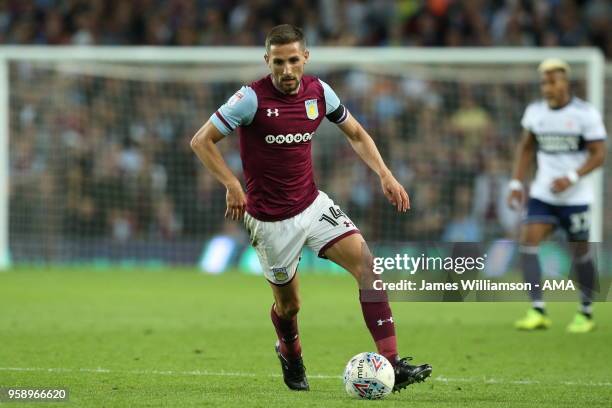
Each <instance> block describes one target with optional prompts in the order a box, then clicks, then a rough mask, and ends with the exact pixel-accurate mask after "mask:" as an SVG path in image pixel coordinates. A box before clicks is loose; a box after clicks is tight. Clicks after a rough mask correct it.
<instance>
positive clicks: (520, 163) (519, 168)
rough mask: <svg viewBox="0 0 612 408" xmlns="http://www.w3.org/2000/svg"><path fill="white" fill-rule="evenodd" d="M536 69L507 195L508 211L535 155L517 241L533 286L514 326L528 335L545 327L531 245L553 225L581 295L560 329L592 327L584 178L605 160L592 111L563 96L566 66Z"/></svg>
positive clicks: (588, 197) (547, 64)
mask: <svg viewBox="0 0 612 408" xmlns="http://www.w3.org/2000/svg"><path fill="white" fill-rule="evenodd" d="M538 71H539V73H540V81H541V86H540V88H541V92H542V96H543V98H544V99H543V100H541V101H537V102H534V103H532V104H530V105H529V106H528V107H527V109H526V111H525V114H524V116H523V119H522V121H521V125H522V126H523V129H524V130H523V137H522V140H521V142H520V144H519V146H518V148H517V152H516V160H515V163H514V171H513V177H512V181H511V182H510V195H509V197H508V202H509V205H510V206H512V207H514V208H518V207H520V206H521V205H522V204H523V201H524V200H523V198H524V192H523V179H524V178H525V174H526V172H527V169H528V168H529V165H530V163H531V161H532V159H533V155H534V153H536V152H537V172H536V175H535V179H534V180H533V181H532V183H531V188H530V191H529V201H528V203H527V216H526V219H525V222H524V225H523V227H522V230H521V238H520V253H521V264H522V265H521V266H522V269H523V274H524V278H525V281H526V282H528V283H531V286H532V289H531V291H530V297H531V300H532V305H533V307H532V308H531V309H529V310H528V312H527V315H526V316H525V317H524V318H522V319H520V320H518V321H517V322H516V323H515V327H516V328H517V329H520V330H535V329H545V328H548V327H549V326H550V325H551V321H550V319H549V318H548V316H547V315H546V309H545V303H544V299H543V297H542V289H541V286H540V285H541V282H540V280H541V274H542V273H541V266H540V263H539V261H538V246H539V244H540V243H541V242H542V241H543V240H544V239H546V237H548V236H549V235H550V234H551V233H552V232H553V231H554V229H555V228H556V227H560V228H562V229H563V230H564V231H565V232H566V234H567V237H568V240H569V241H570V243H571V245H570V246H571V248H572V251H573V257H574V262H573V264H574V265H573V266H574V270H573V271H572V273H573V274H574V276H575V278H576V279H577V281H578V286H579V287H580V290H581V305H580V309H579V312H578V313H577V314H576V315H575V317H574V319H573V320H572V321H571V322H570V324H569V325H568V326H567V330H568V331H569V332H572V333H584V332H589V331H592V330H593V329H594V328H595V323H594V321H593V315H592V301H593V289H594V285H595V280H596V271H595V265H594V262H593V258H592V254H591V252H590V251H589V243H588V241H589V225H590V212H589V206H590V205H591V203H592V202H593V198H594V191H593V186H592V185H591V183H590V182H589V180H585V179H583V177H584V176H585V175H587V174H588V173H590V172H592V171H593V170H595V169H596V168H598V167H600V166H601V165H602V164H603V163H604V159H605V154H606V147H605V139H606V130H605V128H604V125H603V122H602V119H601V115H600V114H599V112H597V110H596V109H595V108H594V107H593V106H591V105H590V104H588V103H587V102H585V101H583V100H581V99H579V98H577V97H575V96H572V94H571V93H570V86H569V75H570V68H569V66H568V64H567V63H565V62H564V61H561V60H558V59H548V60H545V61H543V62H542V63H541V64H540V66H539V68H538Z"/></svg>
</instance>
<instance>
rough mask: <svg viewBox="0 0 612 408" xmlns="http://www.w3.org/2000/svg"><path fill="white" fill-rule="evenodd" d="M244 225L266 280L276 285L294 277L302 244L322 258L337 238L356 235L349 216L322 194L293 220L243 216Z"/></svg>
mask: <svg viewBox="0 0 612 408" xmlns="http://www.w3.org/2000/svg"><path fill="white" fill-rule="evenodd" d="M244 224H245V226H246V228H247V233H248V234H249V237H250V240H251V245H253V247H254V248H255V251H256V252H257V257H258V258H259V262H260V263H261V267H262V269H263V272H264V275H265V277H266V279H267V280H268V281H270V282H271V283H273V284H275V285H279V286H282V285H286V284H287V283H289V282H290V281H291V280H292V279H293V277H294V276H295V272H296V270H297V267H298V263H299V262H300V257H301V256H302V247H304V245H307V246H308V247H309V248H310V249H312V250H313V251H314V252H315V253H316V254H318V255H319V256H320V257H323V254H324V253H325V251H326V250H327V249H328V248H329V247H330V246H332V245H333V244H335V243H336V242H338V241H339V240H340V239H342V238H344V237H346V236H348V235H351V234H355V233H359V230H358V229H357V227H356V226H355V224H353V222H352V221H351V220H350V219H349V217H347V216H346V215H345V214H344V213H343V212H342V210H340V207H338V206H337V205H336V204H334V202H333V201H332V199H331V198H329V197H328V196H327V194H325V193H324V192H322V191H319V195H318V196H317V198H316V199H315V200H314V201H313V203H312V204H310V206H309V207H308V208H306V209H305V210H304V211H302V212H301V213H299V214H298V215H296V216H294V217H291V218H288V219H286V220H282V221H269V222H268V221H260V220H257V219H255V218H253V217H252V216H251V215H249V214H248V213H245V214H244Z"/></svg>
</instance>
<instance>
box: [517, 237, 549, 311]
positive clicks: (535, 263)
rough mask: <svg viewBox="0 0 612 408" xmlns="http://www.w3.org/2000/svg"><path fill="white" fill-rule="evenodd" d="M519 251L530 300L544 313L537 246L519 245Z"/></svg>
mask: <svg viewBox="0 0 612 408" xmlns="http://www.w3.org/2000/svg"><path fill="white" fill-rule="evenodd" d="M520 253H521V267H522V269H523V279H524V280H525V282H526V283H529V284H530V286H531V289H530V291H529V296H530V297H531V302H532V303H533V307H534V308H535V309H538V310H539V311H540V312H541V313H544V306H545V305H544V301H543V298H542V285H541V284H540V281H541V279H542V268H541V266H540V260H539V259H538V247H537V246H525V245H523V246H521V247H520Z"/></svg>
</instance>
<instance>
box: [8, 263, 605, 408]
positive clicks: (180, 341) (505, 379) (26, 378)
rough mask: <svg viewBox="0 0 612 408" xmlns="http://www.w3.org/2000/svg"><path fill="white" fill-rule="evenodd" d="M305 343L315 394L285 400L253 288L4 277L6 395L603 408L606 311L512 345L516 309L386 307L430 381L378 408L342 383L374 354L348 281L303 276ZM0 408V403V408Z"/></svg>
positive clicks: (556, 312)
mask: <svg viewBox="0 0 612 408" xmlns="http://www.w3.org/2000/svg"><path fill="white" fill-rule="evenodd" d="M301 288H302V311H301V312H300V330H301V338H302V345H303V352H304V359H305V364H306V367H307V373H308V374H309V380H310V384H311V391H310V392H307V393H295V392H290V391H288V390H287V389H286V388H285V386H284V384H283V383H282V379H281V378H280V367H279V364H278V361H277V359H276V356H275V354H274V352H273V343H274V340H275V335H274V330H273V328H272V325H271V323H270V321H269V309H270V305H271V303H272V301H271V294H270V291H269V289H268V286H267V284H266V283H265V281H264V280H263V278H262V277H255V276H246V275H241V274H238V273H232V274H225V275H222V276H207V275H202V274H198V273H197V272H196V271H195V270H186V269H174V270H169V269H163V270H161V269H160V270H157V271H150V270H147V271H144V270H137V269H131V270H128V269H124V270H121V269H120V270H116V271H112V272H110V271H100V270H93V269H86V268H82V269H78V268H67V269H65V270H60V269H47V270H41V269H35V268H31V269H28V268H20V269H17V270H13V271H10V272H2V273H0V387H9V386H11V387H45V388H52V387H67V388H69V392H70V399H69V402H67V403H54V404H50V405H49V404H41V403H32V404H26V403H10V404H5V405H6V406H15V407H23V406H28V405H29V406H34V407H42V406H53V407H61V406H73V407H128V406H129V407H136V406H150V407H154V406H167V407H202V406H211V407H239V406H244V407H291V408H294V407H336V406H355V405H358V406H365V405H366V404H370V405H371V404H373V405H376V406H378V407H381V406H388V407H395V406H402V407H459V406H467V407H538V408H543V407H562V406H567V407H576V406H588V407H595V406H601V407H610V406H612V368H611V367H612V304H609V303H608V304H599V305H597V306H596V309H595V313H596V315H595V316H596V319H597V321H598V323H599V328H598V330H597V331H595V332H594V333H591V334H587V335H570V334H566V333H565V332H564V327H565V325H566V324H567V322H568V321H569V319H570V318H571V317H572V315H573V313H574V311H575V310H576V305H575V304H574V303H555V304H550V305H549V314H550V316H551V318H552V319H553V328H552V329H551V330H549V331H546V332H537V333H520V332H516V331H514V330H513V329H512V322H513V321H514V319H516V318H517V317H519V316H521V315H522V314H523V313H524V312H525V310H526V308H527V304H526V303H496V304H493V303H488V304H483V303H480V304H479V303H466V304H459V303H446V304H441V303H393V304H392V308H393V310H394V317H395V320H396V322H397V326H396V327H397V331H398V338H399V346H400V352H401V354H402V355H412V356H414V357H415V361H416V362H429V363H431V364H432V366H433V368H434V371H433V375H432V378H431V379H429V380H428V381H427V382H426V383H424V384H417V385H414V386H410V387H408V389H406V390H404V391H403V392H402V393H401V394H394V395H391V396H390V397H388V398H387V399H385V400H383V401H378V402H376V401H355V400H352V399H350V398H349V397H348V396H347V395H346V394H345V393H344V390H343V387H342V383H341V379H340V375H341V373H342V370H343V368H344V365H345V363H346V362H347V361H348V359H349V358H350V357H351V356H353V355H354V354H357V353H358V352H362V351H368V350H373V344H372V342H371V339H370V336H369V333H368V332H367V329H366V328H365V325H364V324H363V321H362V318H361V311H360V308H359V303H358V301H357V292H356V288H355V284H354V282H353V281H352V279H351V278H350V277H349V276H331V277H328V276H321V275H303V276H302V277H301ZM0 405H2V404H1V403H0Z"/></svg>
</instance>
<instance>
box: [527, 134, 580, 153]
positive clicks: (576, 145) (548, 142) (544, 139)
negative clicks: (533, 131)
mask: <svg viewBox="0 0 612 408" xmlns="http://www.w3.org/2000/svg"><path fill="white" fill-rule="evenodd" d="M536 138H537V140H538V147H539V150H541V151H543V152H546V153H563V152H577V151H579V150H581V147H582V146H581V143H580V135H567V134H562V133H540V134H538V135H536Z"/></svg>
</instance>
